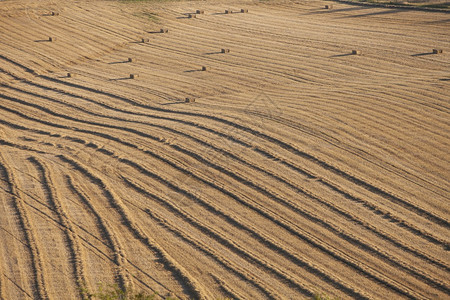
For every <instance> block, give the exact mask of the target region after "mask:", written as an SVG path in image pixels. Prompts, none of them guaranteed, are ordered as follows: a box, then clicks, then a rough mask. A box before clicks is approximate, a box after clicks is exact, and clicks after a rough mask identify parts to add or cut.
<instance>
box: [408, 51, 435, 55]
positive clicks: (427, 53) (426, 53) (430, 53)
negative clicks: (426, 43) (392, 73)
mask: <svg viewBox="0 0 450 300" xmlns="http://www.w3.org/2000/svg"><path fill="white" fill-rule="evenodd" d="M432 54H434V53H433V52H425V53H417V54H412V55H411V56H424V55H432Z"/></svg>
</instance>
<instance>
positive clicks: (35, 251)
mask: <svg viewBox="0 0 450 300" xmlns="http://www.w3.org/2000/svg"><path fill="white" fill-rule="evenodd" d="M0 167H1V168H2V169H3V172H4V174H5V176H6V181H7V183H8V185H9V193H11V196H12V199H13V201H14V202H13V204H14V209H15V211H16V215H17V217H18V219H19V224H20V227H21V228H22V230H23V234H24V237H25V243H26V244H27V246H28V247H29V250H30V256H31V268H32V270H33V275H32V276H33V280H34V282H35V288H36V289H35V291H34V297H35V298H37V299H43V300H48V299H49V296H48V292H47V289H46V281H45V277H46V270H45V269H44V267H43V259H42V256H41V250H40V248H39V245H38V243H37V239H36V237H35V234H36V233H35V232H36V230H35V229H34V226H33V223H32V222H31V219H30V217H29V215H28V212H27V210H26V208H25V203H24V200H23V195H22V192H21V190H20V189H19V188H18V187H17V183H16V178H17V176H16V175H15V173H14V171H13V170H12V169H11V168H10V167H9V166H8V164H7V162H6V161H5V159H4V158H3V156H2V155H1V153H0Z"/></svg>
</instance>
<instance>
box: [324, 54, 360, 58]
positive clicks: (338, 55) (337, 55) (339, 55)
mask: <svg viewBox="0 0 450 300" xmlns="http://www.w3.org/2000/svg"><path fill="white" fill-rule="evenodd" d="M350 55H354V54H353V53H345V54H336V55H332V56H329V57H330V58H331V57H342V56H350Z"/></svg>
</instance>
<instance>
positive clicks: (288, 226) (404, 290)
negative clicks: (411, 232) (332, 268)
mask: <svg viewBox="0 0 450 300" xmlns="http://www.w3.org/2000/svg"><path fill="white" fill-rule="evenodd" d="M110 155H113V154H112V153H111V154H110ZM118 159H119V160H120V162H122V163H124V164H126V165H129V166H130V167H133V168H134V169H136V170H137V171H138V172H140V173H141V174H143V175H145V176H148V177H150V178H153V179H155V180H157V181H159V182H161V183H162V184H164V185H165V186H167V187H169V188H170V189H171V190H173V191H175V192H178V193H181V194H183V195H184V196H186V197H188V198H190V199H193V200H195V201H196V202H198V203H201V205H202V206H203V205H205V204H206V206H205V207H206V208H207V209H208V210H209V211H213V212H215V213H217V212H218V211H219V210H218V209H217V208H215V207H214V206H211V204H210V203H208V201H207V200H205V199H203V198H204V197H202V196H196V195H194V194H192V193H190V192H188V191H186V190H184V189H182V188H180V187H178V186H175V185H174V184H173V183H172V182H170V180H168V179H164V178H163V177H161V176H159V175H157V174H155V173H153V172H151V171H149V170H148V169H146V168H144V167H142V166H141V165H140V164H137V163H135V162H133V161H131V160H129V159H126V158H118ZM185 172H188V174H189V175H190V176H192V177H194V178H196V179H198V180H200V181H201V182H203V183H205V184H207V185H209V186H211V187H212V188H215V189H216V190H219V191H220V192H222V193H224V194H225V195H227V196H229V197H231V198H232V199H234V200H235V201H237V202H238V203H240V204H242V205H243V206H244V207H247V208H249V209H251V210H253V211H254V212H256V213H257V214H259V215H261V216H263V217H265V218H266V219H268V220H269V221H271V222H273V223H275V224H276V225H278V226H280V227H282V228H284V229H285V230H287V231H288V232H290V233H291V234H293V235H294V236H296V237H298V238H299V239H301V240H303V241H305V242H307V243H308V244H310V245H312V246H313V247H316V248H318V249H320V250H321V251H322V252H324V253H326V254H328V255H329V256H331V257H333V258H334V259H336V260H337V261H340V262H342V263H344V264H345V265H347V266H349V267H351V268H353V269H355V270H357V271H359V272H361V273H363V274H365V275H366V277H368V278H370V279H372V280H373V281H375V282H377V283H380V284H381V285H384V286H386V287H388V288H390V289H391V290H393V291H396V292H397V293H399V294H402V295H407V296H409V297H412V298H415V299H421V298H424V296H419V295H418V294H417V293H416V292H415V291H412V290H411V289H410V288H408V287H406V286H404V285H403V284H401V283H398V282H394V281H392V280H391V279H390V278H388V277H386V276H384V275H383V274H381V273H379V272H378V271H376V270H374V269H373V268H372V267H370V266H367V265H366V264H364V263H362V262H360V261H358V260H356V259H354V258H353V257H350V256H348V255H347V254H345V253H344V252H342V251H341V250H339V249H336V248H335V247H334V246H331V245H329V244H326V243H324V242H323V241H321V240H320V239H318V238H316V237H315V236H313V235H311V234H310V233H309V232H306V231H305V230H303V229H302V228H300V227H298V226H297V225H295V224H292V223H291V222H290V221H288V220H286V219H284V218H283V217H282V216H279V215H277V214H276V213H275V212H273V211H270V210H268V209H267V208H265V207H264V206H262V205H261V204H259V203H255V202H254V201H253V200H251V199H247V200H245V199H244V198H241V197H239V196H236V195H235V194H233V193H232V192H230V191H229V190H226V189H225V188H224V187H220V186H218V185H216V184H215V183H211V182H208V181H207V180H206V179H202V178H200V177H198V175H196V174H194V173H192V172H190V171H188V170H186V171H185ZM299 213H302V214H303V216H304V217H306V218H307V219H308V220H310V221H313V222H315V223H319V225H325V228H326V229H328V230H329V229H334V231H337V232H339V233H340V235H343V233H341V231H342V230H341V229H339V228H337V229H336V228H333V227H332V226H331V225H328V224H327V223H326V222H325V221H323V220H321V219H320V218H318V217H314V216H312V215H308V214H307V213H305V212H304V211H299ZM308 217H309V218H308ZM228 219H229V217H228ZM253 234H255V233H254V232H253ZM259 238H260V239H261V240H263V241H264V242H265V243H266V244H267V243H268V244H269V245H270V246H272V247H276V248H277V251H280V252H283V247H279V246H276V244H275V243H273V242H268V239H267V238H262V236H261V235H260V236H259Z"/></svg>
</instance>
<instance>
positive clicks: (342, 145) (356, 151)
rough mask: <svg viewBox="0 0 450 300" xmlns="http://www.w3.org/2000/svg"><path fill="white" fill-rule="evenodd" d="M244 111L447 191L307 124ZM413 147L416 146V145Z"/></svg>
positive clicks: (405, 177)
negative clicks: (317, 131) (316, 130)
mask: <svg viewBox="0 0 450 300" xmlns="http://www.w3.org/2000/svg"><path fill="white" fill-rule="evenodd" d="M330 106H331V105H330ZM246 113H247V114H251V115H256V116H258V117H261V118H264V119H266V120H270V121H272V122H275V123H279V124H282V125H284V126H287V127H290V128H294V129H296V130H299V131H301V132H304V133H306V134H308V135H310V136H314V137H317V138H318V139H321V140H323V141H325V142H327V143H329V144H331V145H333V146H335V147H336V148H339V149H342V150H344V151H347V152H348V153H351V154H353V155H355V156H357V157H360V158H361V159H363V160H365V161H367V162H369V163H371V164H373V165H375V166H377V167H380V168H382V169H384V170H386V171H389V172H391V173H393V174H395V175H397V176H399V177H401V178H403V179H405V180H407V181H409V182H411V183H413V184H415V185H418V186H420V187H421V188H424V189H426V190H428V191H430V192H433V193H436V194H438V195H440V196H444V195H442V194H440V193H438V192H436V191H434V190H432V189H430V188H429V187H427V186H425V185H424V184H422V183H420V182H418V180H420V181H423V182H426V183H427V184H430V185H431V186H433V187H435V188H437V189H439V190H443V191H445V192H448V190H447V189H445V188H444V187H442V186H439V185H437V184H435V183H433V182H431V181H429V180H427V179H426V178H420V177H419V176H417V175H414V174H412V173H411V172H408V171H407V170H404V169H402V170H398V168H396V167H395V166H393V165H391V164H388V163H386V162H380V161H378V162H377V161H375V160H374V159H371V158H370V155H368V152H367V151H361V150H360V149H358V148H355V147H353V146H351V145H349V144H345V143H342V142H340V141H339V142H335V141H333V140H334V139H333V138H327V137H326V136H323V135H322V134H321V133H319V134H317V133H315V132H314V130H311V129H310V128H308V127H307V126H304V125H302V124H298V123H296V122H293V121H289V120H287V119H286V118H281V117H275V116H271V115H270V114H263V113H258V112H246ZM361 115H364V114H363V113H361ZM367 119H370V116H367ZM380 124H381V123H380ZM384 127H388V126H384ZM341 130H342V129H341ZM398 140H401V139H400V138H399V139H398ZM415 147H417V145H416V146H415ZM417 149H419V150H421V151H424V150H423V149H421V148H419V147H417ZM402 173H406V174H407V175H408V176H407V175H404V174H402ZM409 176H410V177H414V178H415V179H416V181H414V180H413V179H411V178H409ZM444 197H445V196H444Z"/></svg>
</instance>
